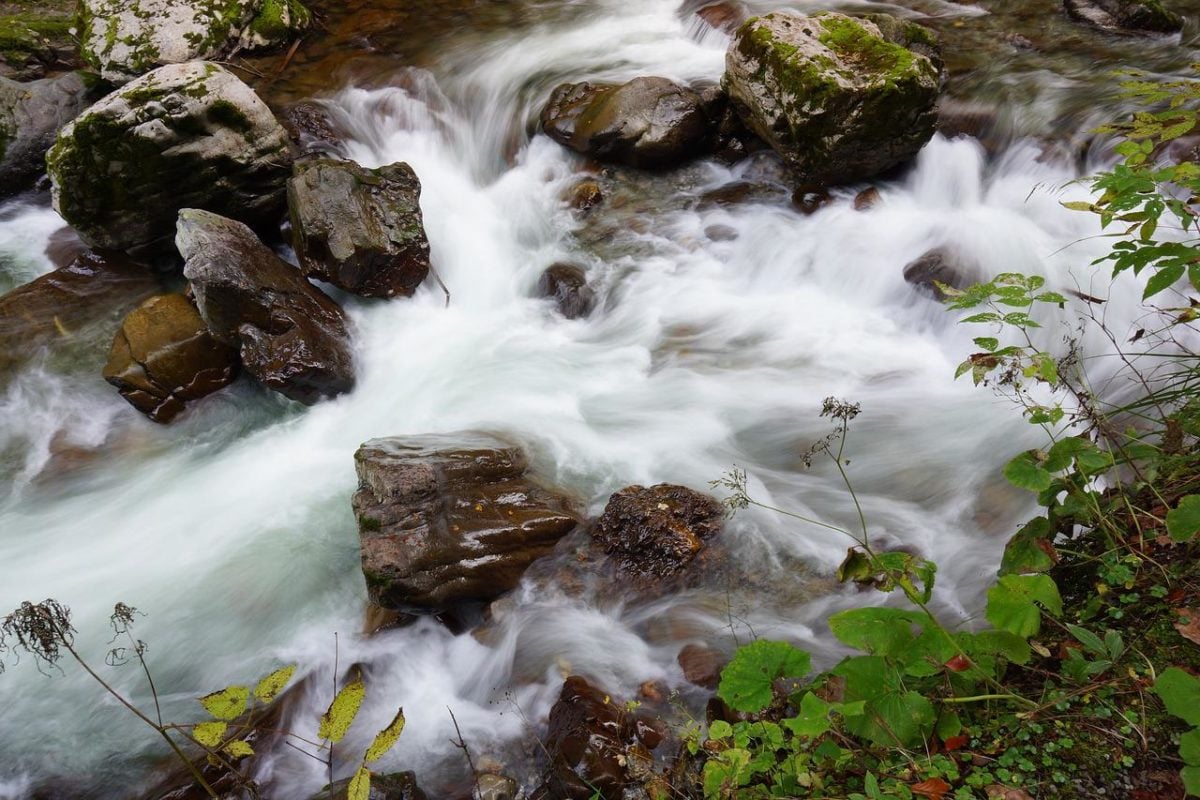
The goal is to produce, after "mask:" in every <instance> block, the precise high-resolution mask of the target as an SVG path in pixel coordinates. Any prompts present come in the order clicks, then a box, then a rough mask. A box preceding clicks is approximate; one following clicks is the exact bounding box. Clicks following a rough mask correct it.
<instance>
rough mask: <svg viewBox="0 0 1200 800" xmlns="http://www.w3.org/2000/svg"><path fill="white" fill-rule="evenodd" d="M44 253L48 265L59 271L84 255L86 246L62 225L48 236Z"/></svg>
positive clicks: (76, 235) (75, 234) (77, 235)
mask: <svg viewBox="0 0 1200 800" xmlns="http://www.w3.org/2000/svg"><path fill="white" fill-rule="evenodd" d="M45 252H46V258H48V259H50V263H51V264H53V265H54V266H55V267H56V268H59V269H61V268H62V267H65V266H68V265H69V264H70V263H71V262H72V261H74V260H75V259H77V258H79V257H80V256H81V255H83V254H84V253H86V252H87V245H85V244H84V243H83V240H81V239H80V238H79V234H77V233H75V231H73V230H71V228H69V227H67V226H65V225H64V226H63V227H61V228H59V229H58V230H56V231H55V232H54V233H52V234H50V239H49V241H47V242H46V250H45Z"/></svg>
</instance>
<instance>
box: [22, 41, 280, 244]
mask: <svg viewBox="0 0 1200 800" xmlns="http://www.w3.org/2000/svg"><path fill="white" fill-rule="evenodd" d="M46 164H47V167H48V170H49V174H50V179H51V181H52V188H53V197H54V207H55V209H56V210H57V211H58V212H59V213H60V214H62V216H63V218H64V219H65V220H66V221H67V222H69V223H70V224H71V226H72V227H74V228H75V229H76V230H77V231H78V232H79V234H80V236H82V237H83V239H84V240H85V241H87V242H88V243H89V244H91V245H92V246H93V247H101V248H106V249H111V250H130V249H134V248H147V247H154V246H162V245H165V244H169V241H170V237H171V235H172V234H173V233H174V230H175V218H176V215H177V213H178V211H179V209H181V208H204V209H207V210H209V211H215V212H217V213H219V214H223V215H225V216H229V217H234V218H235V219H239V220H242V221H245V222H249V223H252V224H253V223H257V222H261V221H274V219H275V218H276V217H277V215H278V213H279V212H280V211H281V210H282V207H283V202H284V193H285V186H286V183H287V179H288V176H289V174H290V167H291V157H290V151H289V148H288V138H287V133H286V132H285V131H284V129H283V127H282V126H281V125H280V124H279V123H278V122H277V121H276V120H275V116H274V114H272V113H271V110H270V109H269V108H267V105H266V104H265V103H264V102H263V101H262V100H260V99H259V97H258V95H256V94H255V93H254V91H253V90H251V89H250V87H249V86H247V85H246V84H244V83H242V81H240V80H239V79H238V78H237V77H235V76H234V75H233V73H231V72H229V71H228V70H226V69H225V68H223V67H221V66H218V65H217V64H210V63H207V62H193V63H189V64H179V65H175V66H168V67H161V68H160V69H157V70H155V71H154V72H151V73H149V74H147V75H144V76H142V77H141V78H139V79H138V80H136V81H134V82H133V83H130V84H127V85H126V86H125V87H124V88H122V89H120V90H118V91H116V92H114V93H113V94H110V95H109V96H107V97H105V98H104V99H103V100H100V101H99V102H98V103H96V104H95V105H93V106H92V107H91V108H89V109H87V110H86V111H84V112H83V113H82V114H81V115H80V116H79V117H78V118H77V119H76V120H75V121H74V122H72V123H71V124H69V125H67V126H66V127H65V128H63V130H62V132H61V133H60V134H59V136H58V141H57V142H55V144H54V147H53V148H51V150H50V152H49V154H48V155H47V157H46Z"/></svg>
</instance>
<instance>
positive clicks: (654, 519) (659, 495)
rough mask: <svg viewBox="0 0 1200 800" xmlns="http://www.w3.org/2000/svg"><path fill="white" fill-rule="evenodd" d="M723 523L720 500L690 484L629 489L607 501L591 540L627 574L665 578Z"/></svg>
mask: <svg viewBox="0 0 1200 800" xmlns="http://www.w3.org/2000/svg"><path fill="white" fill-rule="evenodd" d="M724 519H725V511H724V508H723V507H722V505H721V504H720V503H719V502H718V501H717V500H715V499H713V498H712V497H710V496H708V495H706V494H701V493H700V492H696V491H693V490H692V489H689V488H687V487H686V486H675V485H672V484H669V483H660V484H658V485H657V486H651V487H650V488H648V489H647V488H645V487H643V486H629V487H626V488H624V489H622V490H621V491H619V492H617V493H616V494H614V495H613V496H612V497H611V498H609V501H608V505H607V506H605V508H604V513H603V514H601V515H600V518H599V519H598V520H596V523H595V525H594V526H593V527H592V537H593V538H594V539H595V540H596V541H597V542H598V543H599V544H600V545H601V547H603V548H604V551H605V552H606V553H608V554H609V555H611V556H614V557H615V558H616V560H617V561H618V563H619V564H620V565H621V567H622V568H623V569H625V570H626V571H628V572H632V573H634V574H635V575H643V576H648V575H655V576H660V577H662V576H667V575H672V574H674V573H676V572H679V571H680V570H682V569H683V568H684V567H685V566H687V565H688V563H689V562H691V560H692V559H693V558H695V557H696V555H697V554H698V553H699V552H700V551H701V550H702V549H703V548H704V544H705V542H706V541H707V540H708V539H710V538H712V537H713V536H715V535H716V534H717V533H719V532H720V531H721V528H722V527H723V526H724Z"/></svg>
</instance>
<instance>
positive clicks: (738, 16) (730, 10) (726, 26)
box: [696, 3, 749, 34]
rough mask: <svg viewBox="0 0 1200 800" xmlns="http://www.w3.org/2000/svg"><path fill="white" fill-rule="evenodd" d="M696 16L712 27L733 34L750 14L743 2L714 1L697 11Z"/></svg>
mask: <svg viewBox="0 0 1200 800" xmlns="http://www.w3.org/2000/svg"><path fill="white" fill-rule="evenodd" d="M696 16H698V17H699V18H700V19H702V20H704V21H705V22H706V23H707V24H708V26H709V27H710V28H713V29H714V30H718V31H723V32H724V33H730V34H731V33H733V32H734V31H736V30H737V29H738V28H739V27H740V26H741V24H742V23H743V22H745V21H746V18H747V17H748V16H749V15H748V14H747V13H746V7H745V6H743V5H742V4H741V3H712V4H710V5H707V6H704V8H701V9H700V10H699V11H697V12H696Z"/></svg>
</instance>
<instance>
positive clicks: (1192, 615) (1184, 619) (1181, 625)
mask: <svg viewBox="0 0 1200 800" xmlns="http://www.w3.org/2000/svg"><path fill="white" fill-rule="evenodd" d="M1175 613H1176V614H1178V615H1179V619H1177V620H1175V630H1177V631H1179V635H1180V636H1182V637H1183V638H1185V639H1187V640H1188V641H1189V642H1191V643H1193V644H1200V611H1197V610H1196V609H1194V608H1177V609H1175Z"/></svg>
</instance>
